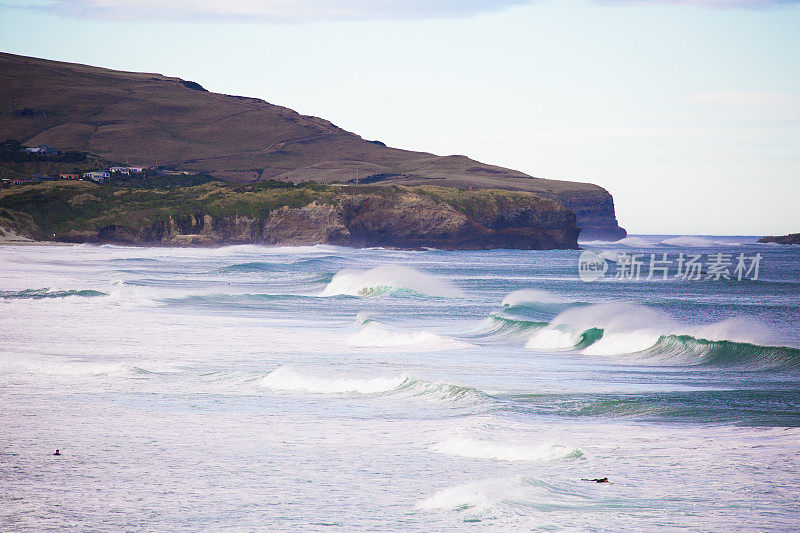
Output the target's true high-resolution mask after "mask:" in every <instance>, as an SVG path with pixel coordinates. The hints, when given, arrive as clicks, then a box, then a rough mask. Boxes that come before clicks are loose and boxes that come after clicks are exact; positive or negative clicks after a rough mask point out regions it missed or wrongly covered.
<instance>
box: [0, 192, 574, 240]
mask: <svg viewBox="0 0 800 533" xmlns="http://www.w3.org/2000/svg"><path fill="white" fill-rule="evenodd" d="M0 225H5V227H8V228H13V229H14V230H15V231H16V232H17V233H18V234H22V235H25V236H27V237H30V238H38V239H47V240H57V241H68V242H119V243H131V244H169V245H195V246H202V245H220V244H233V243H264V244H319V243H328V244H340V245H348V246H394V247H402V248H417V247H422V246H435V247H442V248H500V247H507V248H576V247H577V235H578V231H579V230H578V229H577V227H576V225H575V214H574V213H573V212H572V211H570V210H568V209H566V208H564V207H563V206H561V205H560V204H559V203H557V202H554V201H552V200H547V199H544V198H540V197H538V196H536V195H533V194H530V193H524V192H514V191H500V190H486V189H481V190H457V189H449V188H443V187H434V186H415V187H405V186H389V187H386V186H343V185H320V184H316V183H302V184H298V185H293V184H291V183H287V182H282V181H275V180H268V181H263V182H256V183H251V184H247V185H231V184H229V183H223V182H208V183H202V184H200V185H194V186H185V187H181V186H178V187H172V188H157V189H153V188H150V189H145V188H132V187H119V186H110V185H98V184H95V183H90V182H83V181H78V182H63V181H62V182H42V183H36V184H31V185H23V186H15V187H8V188H5V189H0Z"/></svg>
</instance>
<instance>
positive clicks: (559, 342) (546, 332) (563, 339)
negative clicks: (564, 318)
mask: <svg viewBox="0 0 800 533" xmlns="http://www.w3.org/2000/svg"><path fill="white" fill-rule="evenodd" d="M580 334H581V332H575V331H563V330H560V329H556V328H553V327H545V328H542V329H539V330H536V331H534V332H533V334H532V335H531V336H530V338H529V339H528V341H527V342H526V343H525V347H526V348H528V349H531V350H541V351H545V350H569V349H570V348H573V347H575V345H576V344H577V343H578V340H579V338H580Z"/></svg>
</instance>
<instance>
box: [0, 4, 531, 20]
mask: <svg viewBox="0 0 800 533" xmlns="http://www.w3.org/2000/svg"><path fill="white" fill-rule="evenodd" d="M529 3H532V0H169V1H165V0H32V1H27V2H25V3H22V4H20V3H17V4H15V5H14V6H13V7H21V8H27V9H35V10H41V11H47V12H54V13H57V14H60V15H65V16H71V17H77V18H90V19H103V20H154V19H162V20H163V19H167V20H195V21H196V20H206V21H217V20H222V21H266V22H307V21H318V20H372V19H384V20H387V19H389V20H392V19H399V20H405V19H434V18H457V17H467V16H471V15H476V14H479V13H486V12H492V11H499V10H502V9H504V8H506V7H509V6H513V5H521V4H529ZM5 5H6V6H7V7H12V6H10V5H9V4H5Z"/></svg>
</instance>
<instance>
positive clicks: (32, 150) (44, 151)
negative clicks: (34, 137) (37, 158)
mask: <svg viewBox="0 0 800 533" xmlns="http://www.w3.org/2000/svg"><path fill="white" fill-rule="evenodd" d="M22 151H23V152H25V153H28V154H33V155H58V154H59V152H58V150H56V149H55V148H53V147H52V146H48V145H46V144H40V145H39V146H33V147H29V148H23V149H22Z"/></svg>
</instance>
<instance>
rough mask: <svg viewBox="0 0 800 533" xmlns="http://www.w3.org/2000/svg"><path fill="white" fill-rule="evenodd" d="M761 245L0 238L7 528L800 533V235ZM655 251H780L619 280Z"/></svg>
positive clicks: (0, 439)
mask: <svg viewBox="0 0 800 533" xmlns="http://www.w3.org/2000/svg"><path fill="white" fill-rule="evenodd" d="M754 240H755V239H753V238H748V237H742V238H727V237H702V238H699V237H681V238H679V239H675V238H672V237H669V236H638V237H634V238H631V239H626V240H625V241H622V242H621V243H615V244H610V243H600V242H593V243H585V244H584V247H585V248H587V249H590V250H592V251H594V252H595V253H597V254H599V256H600V257H603V258H605V259H608V260H610V261H611V260H613V261H611V262H610V263H609V268H610V269H609V273H608V275H606V276H605V277H604V278H602V279H600V280H597V281H593V282H590V283H586V282H582V281H580V279H579V278H578V261H579V256H580V254H581V252H580V251H512V250H496V251H477V252H463V251H455V252H454V251H441V250H428V251H393V250H381V249H366V250H352V249H345V248H337V247H327V246H316V247H298V248H265V247H258V246H236V247H227V248H219V249H175V248H126V247H117V246H87V245H79V246H28V247H18V246H14V247H0V264H2V270H0V416H1V417H2V421H3V422H2V424H0V479H2V483H0V500H2V502H3V505H2V506H0V530H2V531H40V530H50V529H52V530H75V531H87V530H91V531H120V530H126V531H198V530H231V529H232V530H242V531H251V530H264V531H367V530H368V531H397V530H410V531H448V530H458V531H461V530H476V531H515V530H524V531H538V530H548V531H549V530H574V531H585V530H630V529H636V530H645V531H649V530H654V529H657V528H662V529H668V530H670V529H678V528H686V529H689V530H716V531H721V530H730V529H736V530H753V531H763V530H782V531H784V530H792V529H798V528H800V519H798V518H797V517H798V516H800V504H798V494H800V486H799V485H800V484H799V483H798V475H797V471H798V469H797V468H798V462H799V461H800V325H798V324H800V247H796V246H770V245H757V244H754ZM651 253H653V254H657V256H658V257H661V256H662V255H663V254H664V253H667V254H668V256H669V257H677V256H678V254H681V253H683V254H685V255H689V254H694V255H697V254H700V255H703V256H704V257H708V256H710V255H712V254H717V253H724V254H731V255H732V256H737V255H738V254H740V253H744V254H745V255H746V256H747V257H752V256H754V255H755V254H757V253H758V254H761V256H762V257H761V263H760V270H759V275H758V279H756V280H753V279H743V280H741V281H739V280H737V279H735V276H734V279H724V278H723V279H719V280H714V279H705V277H706V276H707V274H708V272H707V271H705V273H704V274H703V276H702V277H703V278H704V279H701V280H685V279H681V278H675V273H676V270H675V269H674V266H673V269H672V270H670V271H669V273H668V274H669V275H668V279H667V280H663V279H660V276H659V277H656V278H655V279H651V280H649V281H648V280H644V279H639V280H635V279H633V280H623V279H615V278H614V277H613V273H614V271H615V270H616V269H617V268H619V265H620V255H629V254H642V257H643V258H644V259H645V260H647V259H648V258H649V254H651ZM56 448H58V449H60V450H61V453H62V455H61V456H58V457H55V456H53V455H51V454H52V453H53V451H54V450H55V449H56ZM606 476H607V477H608V478H609V480H610V481H612V482H613V483H611V484H597V483H591V482H587V481H582V478H598V477H606Z"/></svg>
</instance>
